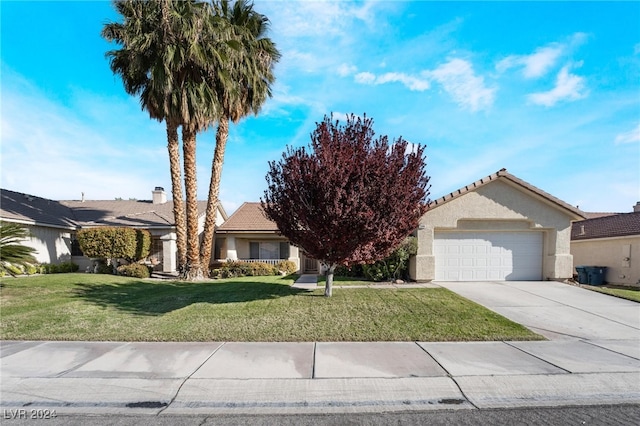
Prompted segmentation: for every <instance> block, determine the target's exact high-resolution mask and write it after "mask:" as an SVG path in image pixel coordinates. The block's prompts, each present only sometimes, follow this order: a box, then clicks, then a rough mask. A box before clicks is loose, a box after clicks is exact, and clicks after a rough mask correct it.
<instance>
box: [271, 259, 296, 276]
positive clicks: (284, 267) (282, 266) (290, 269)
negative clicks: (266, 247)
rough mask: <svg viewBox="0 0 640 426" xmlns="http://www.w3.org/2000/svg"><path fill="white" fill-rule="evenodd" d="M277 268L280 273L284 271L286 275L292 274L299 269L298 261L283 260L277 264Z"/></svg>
mask: <svg viewBox="0 0 640 426" xmlns="http://www.w3.org/2000/svg"><path fill="white" fill-rule="evenodd" d="M276 269H277V270H278V272H280V273H284V274H285V275H290V274H293V273H294V272H296V271H297V270H298V267H297V266H296V262H294V261H292V260H281V261H280V262H278V264H277V265H276Z"/></svg>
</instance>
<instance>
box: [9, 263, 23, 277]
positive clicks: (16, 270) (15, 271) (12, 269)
mask: <svg viewBox="0 0 640 426" xmlns="http://www.w3.org/2000/svg"><path fill="white" fill-rule="evenodd" d="M4 269H5V270H6V271H7V272H9V274H11V275H14V276H15V275H22V274H24V270H23V269H22V266H20V265H6V264H5V267H4Z"/></svg>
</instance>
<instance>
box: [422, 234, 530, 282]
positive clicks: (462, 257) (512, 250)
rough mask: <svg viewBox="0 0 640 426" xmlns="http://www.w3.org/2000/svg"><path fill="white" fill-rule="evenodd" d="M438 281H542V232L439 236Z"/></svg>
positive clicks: (435, 249) (437, 235) (437, 242)
mask: <svg viewBox="0 0 640 426" xmlns="http://www.w3.org/2000/svg"><path fill="white" fill-rule="evenodd" d="M434 252H435V259H436V280H440V281H494V280H496V281H504V280H508V281H518V280H520V281H523V280H540V279H542V233H541V232H437V231H436V233H435V240H434Z"/></svg>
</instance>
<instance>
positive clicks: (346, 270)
mask: <svg viewBox="0 0 640 426" xmlns="http://www.w3.org/2000/svg"><path fill="white" fill-rule="evenodd" d="M334 274H335V276H337V277H364V272H363V271H362V265H352V266H344V265H340V266H338V267H337V268H336V270H335V272H334Z"/></svg>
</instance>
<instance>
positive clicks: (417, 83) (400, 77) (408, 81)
mask: <svg viewBox="0 0 640 426" xmlns="http://www.w3.org/2000/svg"><path fill="white" fill-rule="evenodd" d="M385 83H402V84H403V85H405V86H406V87H407V88H408V89H409V90H412V91H413V90H415V91H418V92H422V91H425V90H427V89H428V88H429V82H428V81H427V80H424V79H420V78H417V77H413V76H410V75H407V74H404V73H398V72H388V73H385V74H382V75H381V76H379V77H377V78H376V83H375V84H385Z"/></svg>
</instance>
